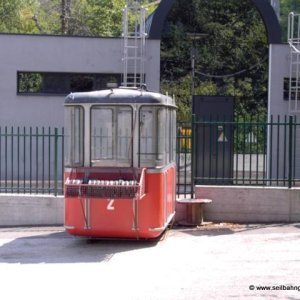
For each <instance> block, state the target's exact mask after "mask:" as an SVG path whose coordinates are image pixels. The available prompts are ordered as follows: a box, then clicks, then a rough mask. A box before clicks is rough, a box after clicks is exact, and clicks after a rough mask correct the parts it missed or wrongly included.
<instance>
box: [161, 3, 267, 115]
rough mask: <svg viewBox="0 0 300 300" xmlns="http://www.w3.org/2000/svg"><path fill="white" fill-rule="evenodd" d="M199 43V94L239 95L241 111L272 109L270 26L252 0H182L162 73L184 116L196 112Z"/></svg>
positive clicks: (165, 44) (167, 37) (172, 18)
mask: <svg viewBox="0 0 300 300" xmlns="http://www.w3.org/2000/svg"><path fill="white" fill-rule="evenodd" d="M193 48H194V49H195V54H196V55H195V62H196V64H195V74H196V75H195V79H194V80H195V93H196V94H197V95H224V96H234V97H235V98H236V113H237V114H242V113H244V112H247V113H249V112H253V113H255V111H256V110H257V109H258V108H260V107H264V108H266V106H267V69H268V65H267V57H268V45H267V37H266V30H265V27H264V24H263V22H262V20H261V17H260V15H259V14H258V12H257V11H256V9H255V8H254V7H253V5H252V3H251V2H250V1H248V0H241V1H235V0H227V1H226V2H224V1H222V0H192V1H187V0H182V1H177V2H176V5H175V6H174V8H173V9H172V11H171V13H170V15H169V17H168V20H167V23H166V25H165V32H164V35H163V39H162V68H161V78H162V82H163V85H162V90H163V91H166V90H169V91H172V92H173V93H174V94H175V96H176V98H177V103H178V106H179V117H180V118H186V116H188V115H190V108H191V98H192V97H191V71H192V70H191V49H193ZM188 78H189V80H187V79H188ZM188 81H189V82H190V84H189V85H188V83H187V82H188ZM168 82H170V83H169V84H168ZM183 82H184V84H183ZM183 89H185V91H183Z"/></svg>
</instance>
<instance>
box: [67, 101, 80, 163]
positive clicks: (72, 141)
mask: <svg viewBox="0 0 300 300" xmlns="http://www.w3.org/2000/svg"><path fill="white" fill-rule="evenodd" d="M83 116H84V111H83V108H82V107H80V106H67V107H66V108H65V123H66V125H67V126H66V132H65V148H66V151H65V165H66V166H83V142H84V139H83V136H84V134H83V132H84V127H83V124H84V117H83Z"/></svg>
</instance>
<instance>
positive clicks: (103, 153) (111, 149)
mask: <svg viewBox="0 0 300 300" xmlns="http://www.w3.org/2000/svg"><path fill="white" fill-rule="evenodd" d="M131 143H132V110H131V108H130V107H117V106H116V107H113V106H110V107H108V106H105V107H104V106H103V107H100V106H96V107H93V108H92V110H91V164H92V166H126V167H130V166H131V164H132V147H131Z"/></svg>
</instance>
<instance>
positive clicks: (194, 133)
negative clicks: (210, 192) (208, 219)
mask: <svg viewBox="0 0 300 300" xmlns="http://www.w3.org/2000/svg"><path fill="white" fill-rule="evenodd" d="M191 146H192V155H191V156H192V157H191V197H192V198H194V189H195V188H194V187H195V158H196V153H195V149H196V115H194V114H193V115H192V143H191Z"/></svg>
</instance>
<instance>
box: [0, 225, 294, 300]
mask: <svg viewBox="0 0 300 300" xmlns="http://www.w3.org/2000/svg"><path fill="white" fill-rule="evenodd" d="M299 274H300V224H289V225H287V224H277V225H249V226H246V225H234V224H210V225H207V226H204V227H201V228H183V227H178V228H173V229H172V230H169V231H168V232H167V233H166V235H165V236H164V238H163V239H161V240H160V241H156V242H149V241H148V242H147V241H107V240H106V241H104V240H100V241H93V242H90V241H87V240H86V239H83V238H77V237H72V236H69V235H67V234H66V233H65V232H64V230H63V228H62V227H32V228H29V227H26V228H0V284H1V288H0V295H1V299H5V300H10V299H24V300H27V299H30V300H35V299H39V300H40V299H43V300H44V299H72V300H73V299H89V300H90V299H99V300H102V299H103V300H110V299H128V300H135V299H141V300H147V299H153V300H181V299H186V300H193V299H197V300H198V299H218V300H219V299H300V276H299ZM267 289H270V290H267Z"/></svg>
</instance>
